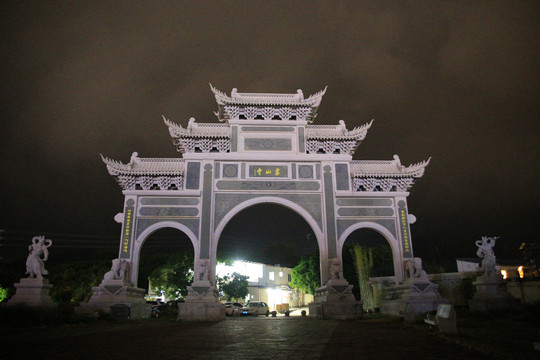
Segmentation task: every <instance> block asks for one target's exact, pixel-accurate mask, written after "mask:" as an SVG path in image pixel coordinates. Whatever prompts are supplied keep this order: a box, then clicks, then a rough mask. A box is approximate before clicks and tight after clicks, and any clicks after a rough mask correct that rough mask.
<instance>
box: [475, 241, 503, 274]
mask: <svg viewBox="0 0 540 360" xmlns="http://www.w3.org/2000/svg"><path fill="white" fill-rule="evenodd" d="M497 239H498V237H487V236H482V240H478V241H476V243H475V244H476V246H478V250H477V251H476V255H477V256H478V257H480V258H481V259H482V266H481V267H480V270H481V271H483V272H484V275H488V276H490V275H494V274H495V273H496V270H495V265H496V264H497V259H496V258H495V252H494V251H493V247H494V246H495V240H497Z"/></svg>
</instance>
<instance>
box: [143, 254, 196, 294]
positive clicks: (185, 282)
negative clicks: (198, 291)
mask: <svg viewBox="0 0 540 360" xmlns="http://www.w3.org/2000/svg"><path fill="white" fill-rule="evenodd" d="M160 257H162V256H160ZM148 280H149V281H150V283H151V286H152V289H153V290H155V291H157V292H159V293H163V294H164V295H165V297H166V298H169V299H170V298H172V299H178V298H180V297H185V296H187V287H188V286H189V285H190V284H191V282H192V280H193V258H192V257H191V256H190V254H188V253H185V252H177V253H173V254H171V255H168V256H166V257H165V263H164V264H163V265H161V266H157V267H155V268H154V269H153V270H152V272H151V273H150V275H149V276H148Z"/></svg>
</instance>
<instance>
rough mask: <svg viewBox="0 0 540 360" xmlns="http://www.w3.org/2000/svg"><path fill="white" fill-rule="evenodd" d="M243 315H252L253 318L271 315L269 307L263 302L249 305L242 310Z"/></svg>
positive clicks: (253, 302) (254, 302)
mask: <svg viewBox="0 0 540 360" xmlns="http://www.w3.org/2000/svg"><path fill="white" fill-rule="evenodd" d="M240 314H241V315H252V316H258V315H265V316H268V315H270V309H268V305H267V304H266V303H265V302H262V301H252V302H250V303H247V304H246V305H245V306H244V307H243V308H242V310H241V313H240Z"/></svg>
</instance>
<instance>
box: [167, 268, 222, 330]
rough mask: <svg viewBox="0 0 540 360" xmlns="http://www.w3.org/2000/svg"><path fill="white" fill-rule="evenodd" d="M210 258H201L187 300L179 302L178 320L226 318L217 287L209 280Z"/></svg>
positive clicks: (215, 319) (218, 319)
mask: <svg viewBox="0 0 540 360" xmlns="http://www.w3.org/2000/svg"><path fill="white" fill-rule="evenodd" d="M210 272H211V269H210V260H208V259H199V260H198V261H197V262H196V264H195V273H194V276H193V279H194V280H193V282H192V283H191V286H188V296H187V297H186V301H185V302H183V303H178V318H177V320H187V321H220V320H223V319H225V307H224V306H223V305H222V304H221V303H220V302H219V301H218V294H217V289H216V286H215V285H214V284H212V283H211V282H210V280H209V274H210Z"/></svg>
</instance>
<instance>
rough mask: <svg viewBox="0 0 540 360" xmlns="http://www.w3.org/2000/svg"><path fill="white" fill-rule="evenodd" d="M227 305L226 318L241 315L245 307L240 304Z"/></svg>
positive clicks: (230, 303) (229, 303) (228, 303)
mask: <svg viewBox="0 0 540 360" xmlns="http://www.w3.org/2000/svg"><path fill="white" fill-rule="evenodd" d="M223 305H225V316H233V315H234V314H235V313H239V312H240V310H242V308H243V307H244V305H242V304H240V303H233V302H226V303H224V304H223Z"/></svg>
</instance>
